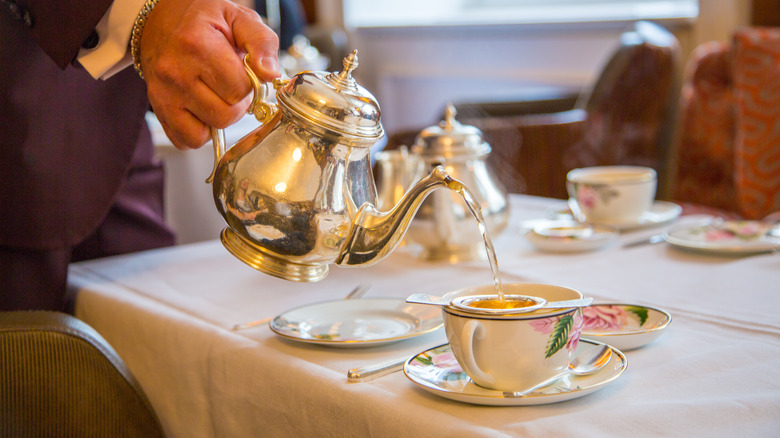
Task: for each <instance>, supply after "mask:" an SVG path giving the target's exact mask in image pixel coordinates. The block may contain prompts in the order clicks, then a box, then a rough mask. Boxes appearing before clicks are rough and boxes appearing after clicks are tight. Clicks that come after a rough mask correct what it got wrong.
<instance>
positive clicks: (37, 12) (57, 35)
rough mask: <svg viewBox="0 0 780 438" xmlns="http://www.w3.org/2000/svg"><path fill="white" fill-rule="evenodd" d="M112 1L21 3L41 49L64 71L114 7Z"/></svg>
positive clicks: (73, 0)
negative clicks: (110, 7) (83, 43)
mask: <svg viewBox="0 0 780 438" xmlns="http://www.w3.org/2000/svg"><path fill="white" fill-rule="evenodd" d="M112 1H113V0H26V1H21V0H20V1H18V2H17V4H18V6H19V8H20V9H22V10H26V11H27V12H28V13H29V17H30V20H29V27H30V31H32V34H33V37H34V38H35V40H36V41H37V42H38V45H39V46H40V47H41V48H42V49H43V51H44V52H46V54H47V55H49V57H50V58H52V59H53V60H54V62H55V63H57V65H58V66H60V68H65V67H66V66H67V65H68V64H70V63H71V62H72V61H73V60H74V59H75V58H76V55H78V52H79V48H80V47H81V44H82V42H84V40H86V39H87V37H89V35H90V34H91V33H92V31H93V30H94V29H95V26H96V25H97V24H98V22H99V21H100V19H101V18H102V17H103V15H104V14H105V13H106V11H107V10H108V8H109V6H111V2H112Z"/></svg>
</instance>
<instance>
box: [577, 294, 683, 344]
mask: <svg viewBox="0 0 780 438" xmlns="http://www.w3.org/2000/svg"><path fill="white" fill-rule="evenodd" d="M582 316H583V324H582V335H581V336H582V339H590V340H594V341H598V342H603V343H606V344H609V345H612V346H614V347H616V348H619V349H620V350H622V351H628V350H631V349H634V348H639V347H642V346H644V345H647V344H649V343H650V342H652V341H654V340H655V339H656V338H658V337H659V336H661V333H663V330H664V329H665V328H666V327H667V326H668V325H669V324H670V323H671V322H672V315H670V314H669V312H667V311H665V310H662V309H658V308H654V307H647V306H637V305H632V304H593V305H590V306H589V307H585V308H583V309H582Z"/></svg>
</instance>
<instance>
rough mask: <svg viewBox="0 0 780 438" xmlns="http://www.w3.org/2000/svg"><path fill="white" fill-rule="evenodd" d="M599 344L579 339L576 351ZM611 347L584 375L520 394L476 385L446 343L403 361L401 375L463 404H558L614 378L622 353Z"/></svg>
mask: <svg viewBox="0 0 780 438" xmlns="http://www.w3.org/2000/svg"><path fill="white" fill-rule="evenodd" d="M599 345H600V344H599V343H596V342H593V341H586V340H581V341H580V342H579V344H578V345H577V352H578V353H581V352H582V351H583V350H586V349H590V348H598V346H599ZM610 348H612V358H611V359H610V360H609V362H608V363H607V364H606V365H605V366H604V368H602V369H600V370H599V371H597V372H595V373H593V374H589V375H586V376H574V375H569V376H567V377H562V378H561V379H559V380H556V381H555V382H553V383H551V384H550V385H548V386H545V387H543V388H540V389H537V390H536V391H534V392H532V393H530V394H526V395H524V396H515V395H514V394H513V393H511V392H504V391H497V390H495V389H487V388H483V387H481V386H477V385H476V384H474V382H472V381H471V379H470V378H469V376H467V375H466V373H465V372H463V371H462V370H461V368H460V365H458V362H457V361H456V360H455V356H453V354H452V350H451V348H450V345H449V344H444V345H440V346H438V347H435V348H432V349H430V350H426V351H423V352H422V353H420V354H418V355H416V356H414V357H412V358H411V359H409V360H408V361H406V363H405V364H404V374H406V377H408V378H409V380H411V381H412V382H414V383H415V384H416V385H417V386H419V387H420V388H422V389H424V390H426V391H428V392H431V393H433V394H436V395H438V396H441V397H444V398H448V399H450V400H455V401H459V402H463V403H471V404H477V405H489V406H530V405H541V404H548V403H558V402H562V401H566V400H572V399H575V398H579V397H582V396H584V395H587V394H590V393H592V392H594V391H596V390H598V389H601V388H603V387H604V386H605V385H606V384H608V383H610V382H613V381H615V380H616V379H617V378H618V377H620V375H621V374H623V372H624V371H625V370H626V366H627V365H628V362H627V360H626V356H625V355H624V354H623V353H622V352H621V351H620V350H618V349H616V348H614V347H610Z"/></svg>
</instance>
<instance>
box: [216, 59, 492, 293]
mask: <svg viewBox="0 0 780 438" xmlns="http://www.w3.org/2000/svg"><path fill="white" fill-rule="evenodd" d="M244 65H245V67H246V71H247V74H248V75H249V78H250V80H251V82H252V86H253V89H254V99H253V102H252V104H251V106H250V109H249V112H251V113H253V114H254V115H255V116H256V117H257V119H258V121H259V122H260V123H261V125H260V126H259V127H258V128H256V129H254V130H253V131H251V132H250V133H249V134H247V135H246V136H245V137H243V138H242V139H240V140H239V141H238V142H236V144H235V145H233V146H232V147H230V148H229V149H227V150H226V148H225V140H224V132H222V130H219V129H212V142H213V144H214V171H213V172H212V175H211V176H210V177H209V178H208V179H207V180H206V181H207V182H212V183H213V184H212V188H213V193H214V201H215V203H216V207H217V210H218V211H219V212H220V214H221V215H222V216H223V217H224V219H225V221H226V222H227V224H228V226H227V227H226V228H225V229H224V230H223V231H222V233H221V234H220V240H221V241H222V243H223V245H224V246H225V248H226V249H227V250H228V251H229V252H230V253H231V254H233V255H234V256H235V257H237V258H238V259H240V260H242V261H243V262H245V263H246V264H248V265H250V266H252V267H253V268H255V269H257V270H259V271H262V272H265V273H267V274H270V275H274V276H276V277H279V278H283V279H287V280H292V281H301V282H312V281H318V280H321V279H323V278H325V276H326V275H327V273H328V265H329V264H330V263H336V264H338V265H344V266H351V265H371V264H373V263H376V262H377V261H379V260H380V259H382V258H383V257H385V256H386V255H388V254H389V253H390V252H391V251H392V250H393V249H395V248H396V247H397V246H398V244H399V243H400V241H401V239H402V238H403V237H404V234H405V233H406V230H407V228H408V225H409V224H410V223H411V220H412V217H413V216H414V214H415V213H416V212H417V209H418V208H419V206H420V205H421V203H422V201H423V200H424V199H425V197H426V196H427V195H428V194H429V193H430V192H431V191H433V190H434V189H436V188H441V187H448V186H451V185H452V186H455V187H460V184H459V182H458V181H456V180H454V179H452V178H450V177H449V176H448V175H447V173H446V172H445V171H444V169H443V168H441V167H436V168H434V169H432V171H431V172H430V174H429V175H428V176H426V177H424V178H422V179H421V180H419V181H418V182H417V183H416V184H415V185H414V186H413V187H412V188H411V189H410V190H409V191H408V192H407V193H406V195H404V196H403V198H402V199H400V200H399V202H398V203H397V204H396V205H394V206H393V207H392V208H390V209H389V210H388V211H387V212H382V211H379V210H378V209H377V208H376V207H375V205H376V204H377V191H376V187H375V185H374V178H373V176H372V174H371V162H370V156H369V148H370V147H371V146H372V145H373V144H374V143H375V142H376V141H378V140H379V139H381V138H382V137H383V135H384V132H383V129H382V125H381V122H380V110H379V105H378V104H377V102H376V100H375V99H374V97H373V96H372V95H371V94H370V93H368V92H367V91H366V90H365V89H364V88H363V87H361V86H360V85H358V84H357V83H356V82H355V80H354V79H353V77H352V71H353V70H354V69H355V68H356V67H357V66H358V58H357V51H354V52H352V54H351V55H349V56H348V57H346V58H345V59H344V69H343V70H342V71H341V72H338V73H336V72H333V73H326V72H311V71H305V72H301V73H298V74H297V75H295V76H293V77H292V78H290V79H277V80H275V81H274V82H273V87H274V89H275V90H276V104H273V103H269V102H267V101H266V99H265V97H266V94H267V88H266V87H267V86H266V84H263V83H261V82H260V81H259V80H258V79H257V77H256V76H255V75H254V73H253V72H252V70H251V69H250V68H249V66H248V63H247V59H246V58H245V59H244ZM472 226H473V227H474V228H475V229H476V228H477V227H476V225H475V224H474V223H472Z"/></svg>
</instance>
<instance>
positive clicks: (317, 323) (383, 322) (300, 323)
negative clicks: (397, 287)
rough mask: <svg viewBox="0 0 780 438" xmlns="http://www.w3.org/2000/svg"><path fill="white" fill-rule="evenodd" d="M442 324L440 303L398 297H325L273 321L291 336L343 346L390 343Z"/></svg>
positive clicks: (273, 326)
mask: <svg viewBox="0 0 780 438" xmlns="http://www.w3.org/2000/svg"><path fill="white" fill-rule="evenodd" d="M442 325H443V321H442V318H441V310H439V308H438V307H434V306H425V305H421V304H409V303H406V302H404V301H403V300H399V299H395V298H362V299H359V300H334V301H325V302H322V303H315V304H311V305H307V306H302V307H298V308H295V309H292V310H289V311H287V312H285V313H282V314H281V315H279V316H277V317H276V318H274V319H273V320H272V321H271V323H270V327H271V330H272V331H273V332H274V333H276V334H278V335H280V336H283V337H285V338H287V339H291V340H295V341H301V342H307V343H312V344H319V345H325V346H330V347H342V348H356V347H374V346H377V345H384V344H389V343H392V342H397V341H400V340H403V339H408V338H411V337H414V336H419V335H422V334H425V333H430V332H432V331H434V330H436V329H438V328H440V327H441V326H442Z"/></svg>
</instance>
